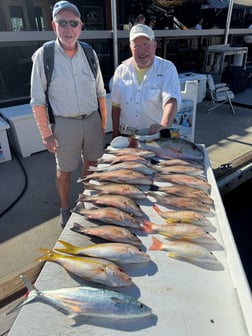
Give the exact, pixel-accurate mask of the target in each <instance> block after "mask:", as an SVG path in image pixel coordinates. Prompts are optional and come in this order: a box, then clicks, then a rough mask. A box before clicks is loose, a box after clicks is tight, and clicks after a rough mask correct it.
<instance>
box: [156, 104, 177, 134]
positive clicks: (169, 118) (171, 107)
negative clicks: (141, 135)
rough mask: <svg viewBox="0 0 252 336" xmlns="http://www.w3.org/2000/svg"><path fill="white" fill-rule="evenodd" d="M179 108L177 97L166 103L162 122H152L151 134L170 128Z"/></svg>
mask: <svg viewBox="0 0 252 336" xmlns="http://www.w3.org/2000/svg"><path fill="white" fill-rule="evenodd" d="M177 108H178V104H177V100H176V99H175V98H171V99H169V100H168V101H167V103H166V104H165V107H164V110H163V116H162V119H161V121H160V124H152V125H151V126H150V134H155V133H158V132H159V131H161V130H162V129H164V128H169V127H170V126H171V124H172V123H173V121H174V118H175V114H176V112H177Z"/></svg>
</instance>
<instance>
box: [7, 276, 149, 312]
mask: <svg viewBox="0 0 252 336" xmlns="http://www.w3.org/2000/svg"><path fill="white" fill-rule="evenodd" d="M21 279H22V280H23V282H24V284H25V286H26V287H27V289H28V295H27V298H26V299H25V300H24V301H23V302H22V303H21V304H19V305H18V306H16V307H15V308H14V309H11V311H9V312H8V314H10V313H11V312H13V311H14V310H16V309H18V308H20V307H22V306H24V305H25V304H27V303H30V302H31V301H33V300H36V299H39V300H40V301H42V302H45V303H47V304H49V305H51V306H52V307H55V308H56V309H58V310H60V311H61V312H63V313H65V314H66V315H69V316H70V317H72V318H74V317H76V316H78V315H85V316H94V317H102V318H112V319H129V318H141V317H145V316H149V315H151V314H152V310H151V308H149V307H147V306H146V305H144V304H143V303H142V302H140V301H138V300H137V299H135V298H133V297H131V296H128V295H125V294H122V293H119V292H115V291H112V290H108V289H101V288H94V287H84V286H83V287H71V288H59V289H53V290H43V291H40V290H38V289H37V288H36V287H35V286H34V285H32V283H31V282H30V281H29V280H28V279H26V278H25V277H24V276H21Z"/></svg>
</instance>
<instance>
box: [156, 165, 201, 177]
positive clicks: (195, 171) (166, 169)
mask: <svg viewBox="0 0 252 336" xmlns="http://www.w3.org/2000/svg"><path fill="white" fill-rule="evenodd" d="M152 167H153V169H155V170H156V171H158V172H159V173H161V174H188V175H193V176H194V175H195V176H201V177H203V176H204V169H202V167H200V168H197V167H193V166H183V165H174V166H164V165H152Z"/></svg>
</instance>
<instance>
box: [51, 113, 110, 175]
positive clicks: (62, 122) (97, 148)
mask: <svg viewBox="0 0 252 336" xmlns="http://www.w3.org/2000/svg"><path fill="white" fill-rule="evenodd" d="M53 133H54V135H55V137H56V139H57V141H58V143H59V148H58V150H57V153H56V154H55V157H56V164H57V169H58V170H61V171H65V172H70V171H74V170H75V169H77V168H78V165H79V163H80V159H82V160H89V161H96V160H97V159H99V158H100V157H101V156H102V155H103V149H104V136H103V133H102V129H101V120H100V115H99V113H98V111H97V112H94V113H92V114H91V115H90V116H89V117H87V118H86V119H83V120H79V119H70V118H62V117H55V127H54V131H53Z"/></svg>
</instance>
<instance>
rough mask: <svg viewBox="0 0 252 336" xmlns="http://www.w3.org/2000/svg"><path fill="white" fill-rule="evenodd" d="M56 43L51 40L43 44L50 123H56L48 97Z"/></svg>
mask: <svg viewBox="0 0 252 336" xmlns="http://www.w3.org/2000/svg"><path fill="white" fill-rule="evenodd" d="M54 44H55V41H49V42H46V43H44V45H43V60H44V71H45V76H46V91H45V95H46V102H47V113H48V118H49V122H50V124H55V119H54V115H53V111H52V107H51V104H50V101H49V98H48V88H49V85H50V82H51V78H52V73H53V66H54Z"/></svg>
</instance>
